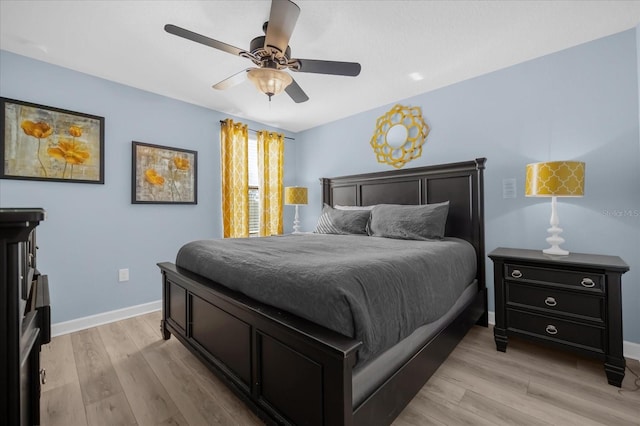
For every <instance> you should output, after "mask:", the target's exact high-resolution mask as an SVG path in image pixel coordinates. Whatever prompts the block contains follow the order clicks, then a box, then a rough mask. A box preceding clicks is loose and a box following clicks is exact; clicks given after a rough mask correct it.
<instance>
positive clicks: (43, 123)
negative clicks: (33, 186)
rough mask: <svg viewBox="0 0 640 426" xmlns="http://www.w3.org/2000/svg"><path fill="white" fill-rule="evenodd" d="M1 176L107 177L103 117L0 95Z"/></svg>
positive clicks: (95, 179)
mask: <svg viewBox="0 0 640 426" xmlns="http://www.w3.org/2000/svg"><path fill="white" fill-rule="evenodd" d="M0 110H1V113H0V128H2V138H1V140H0V165H1V167H0V178H1V179H26V180H49V181H58V182H79V183H104V117H98V116H95V115H90V114H84V113H81V112H74V111H67V110H64V109H60V108H53V107H48V106H44V105H37V104H32V103H29V102H23V101H17V100H14V99H7V98H0Z"/></svg>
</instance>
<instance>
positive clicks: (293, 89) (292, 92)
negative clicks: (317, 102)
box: [284, 80, 309, 104]
mask: <svg viewBox="0 0 640 426" xmlns="http://www.w3.org/2000/svg"><path fill="white" fill-rule="evenodd" d="M284 91H285V92H287V95H289V97H290V98H291V99H293V101H294V102H295V103H297V104H299V103H302V102H307V101H308V100H309V97H308V96H307V94H306V93H304V90H302V88H301V87H300V86H298V83H296V81H295V80H293V81H292V82H291V84H289V85H288V86H287V87H286V88H285V89H284Z"/></svg>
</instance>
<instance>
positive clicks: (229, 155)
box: [220, 119, 249, 238]
mask: <svg viewBox="0 0 640 426" xmlns="http://www.w3.org/2000/svg"><path fill="white" fill-rule="evenodd" d="M248 144H249V136H248V128H247V125H246V124H242V123H234V122H233V120H231V119H226V120H225V121H223V122H222V123H221V125H220V158H221V163H222V164H221V168H222V225H223V235H224V237H225V238H239V237H248V236H249V167H248V161H247V159H248Z"/></svg>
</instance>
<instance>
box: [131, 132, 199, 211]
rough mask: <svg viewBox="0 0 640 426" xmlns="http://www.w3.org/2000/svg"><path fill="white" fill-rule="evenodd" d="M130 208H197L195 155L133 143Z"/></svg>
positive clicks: (194, 152) (158, 146) (192, 152)
mask: <svg viewBox="0 0 640 426" xmlns="http://www.w3.org/2000/svg"><path fill="white" fill-rule="evenodd" d="M132 150H133V158H132V162H133V168H134V169H133V170H134V176H133V182H132V191H131V202H132V203H134V204H144V203H146V204H197V173H196V172H197V169H196V165H197V155H198V153H197V152H196V151H190V150H186V149H178V148H170V147H166V146H160V145H151V144H147V143H142V142H133V145H132Z"/></svg>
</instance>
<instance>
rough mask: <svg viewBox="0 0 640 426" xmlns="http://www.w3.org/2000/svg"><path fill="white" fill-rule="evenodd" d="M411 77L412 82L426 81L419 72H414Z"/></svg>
mask: <svg viewBox="0 0 640 426" xmlns="http://www.w3.org/2000/svg"><path fill="white" fill-rule="evenodd" d="M409 77H410V78H411V80H413V81H420V80H424V77H423V76H422V74H420V73H419V72H412V73H411V74H409Z"/></svg>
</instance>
